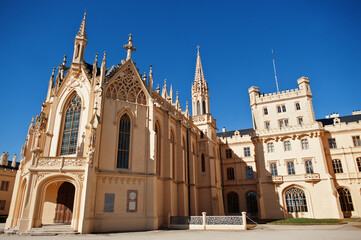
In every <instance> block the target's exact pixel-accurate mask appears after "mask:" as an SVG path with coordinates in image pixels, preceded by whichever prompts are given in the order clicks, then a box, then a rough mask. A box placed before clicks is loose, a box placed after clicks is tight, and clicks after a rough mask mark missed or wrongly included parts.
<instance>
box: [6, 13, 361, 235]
mask: <svg viewBox="0 0 361 240" xmlns="http://www.w3.org/2000/svg"><path fill="white" fill-rule="evenodd" d="M85 23H86V20H85V15H84V19H83V20H82V23H81V26H80V29H79V32H78V34H77V35H76V36H75V44H74V54H73V59H72V62H71V64H70V67H67V66H66V63H67V62H66V57H64V60H63V62H62V64H61V65H60V66H59V67H58V72H57V74H56V77H55V69H53V73H52V75H51V77H50V81H49V89H48V93H47V96H46V99H45V101H44V103H43V104H42V107H41V112H40V114H39V115H38V116H37V117H36V119H35V121H34V119H33V120H32V121H31V124H30V126H29V130H28V134H27V138H26V142H25V144H24V146H23V148H22V152H21V155H22V157H21V161H20V167H19V170H18V171H17V175H16V180H15V187H14V191H13V196H12V200H11V201H12V202H11V206H10V210H9V216H8V218H7V221H6V225H5V229H6V231H9V232H17V233H20V234H21V233H31V231H36V229H39V228H40V227H43V226H46V225H51V226H54V224H59V225H62V226H67V227H68V228H70V229H71V230H72V231H75V232H79V233H92V232H116V231H134V230H150V229H159V228H161V227H167V224H168V223H169V221H170V220H169V219H170V217H171V216H175V217H176V216H200V215H201V214H202V212H207V215H220V216H222V215H240V214H241V212H242V211H246V212H247V215H248V216H251V217H254V218H258V219H282V218H298V217H303V218H338V219H339V218H344V217H360V216H361V111H354V112H353V113H352V115H348V116H341V117H340V116H339V115H338V114H333V115H331V116H326V118H325V119H316V118H315V113H314V110H313V104H312V97H313V95H312V92H311V88H310V80H309V79H308V78H307V77H301V78H299V79H298V80H297V84H298V88H296V89H291V90H286V91H282V92H279V91H278V92H274V93H269V94H264V93H261V92H260V91H259V88H258V87H255V86H252V87H250V88H249V89H248V93H249V98H250V108H251V112H252V120H253V128H250V129H239V130H235V131H226V130H225V128H224V129H223V131H222V132H219V133H216V130H217V126H216V120H215V119H214V118H213V117H212V114H211V111H210V104H209V88H208V84H207V82H206V79H205V77H204V72H203V68H202V64H201V58H200V54H199V49H198V53H197V62H196V72H195V78H194V82H193V83H192V88H191V92H192V115H191V116H190V113H189V109H188V103H187V105H186V109H185V110H184V111H182V109H181V106H180V103H179V98H178V92H177V93H176V95H175V97H174V95H173V90H172V86H170V90H169V91H168V88H167V82H166V81H164V86H163V88H162V91H160V88H159V87H157V88H156V89H154V88H153V74H152V67H150V71H149V74H148V76H147V75H146V74H145V73H144V74H143V75H141V74H139V71H138V69H137V68H136V66H135V63H134V62H133V61H132V53H133V52H134V51H135V46H134V45H133V42H132V35H131V34H129V40H128V44H126V45H124V48H125V49H126V51H127V57H126V59H125V60H122V61H121V63H120V64H117V65H116V66H111V67H108V68H107V67H106V53H104V57H103V60H102V62H101V64H100V68H98V62H97V55H96V57H95V61H94V63H93V65H91V64H88V63H86V62H85V61H84V53H85V48H86V45H87V41H88V39H87V36H86V29H85V27H86V26H85Z"/></svg>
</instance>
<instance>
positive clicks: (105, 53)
mask: <svg viewBox="0 0 361 240" xmlns="http://www.w3.org/2000/svg"><path fill="white" fill-rule="evenodd" d="M106 56H107V52H106V51H104V57H103V61H105V59H106Z"/></svg>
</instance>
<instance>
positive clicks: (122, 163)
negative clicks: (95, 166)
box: [117, 114, 130, 168]
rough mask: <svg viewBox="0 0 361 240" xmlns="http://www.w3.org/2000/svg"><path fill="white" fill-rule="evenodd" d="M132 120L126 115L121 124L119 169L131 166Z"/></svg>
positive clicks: (121, 119)
mask: <svg viewBox="0 0 361 240" xmlns="http://www.w3.org/2000/svg"><path fill="white" fill-rule="evenodd" d="M129 140H130V118H129V116H128V114H124V115H123V116H122V117H121V118H120V122H119V139H118V157H117V168H128V166H129Z"/></svg>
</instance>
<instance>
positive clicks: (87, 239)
mask: <svg viewBox="0 0 361 240" xmlns="http://www.w3.org/2000/svg"><path fill="white" fill-rule="evenodd" d="M359 226H360V225H359ZM0 227H1V226H0ZM0 239H1V240H3V239H4V240H12V239H31V240H33V239H44V240H45V239H46V240H52V239H58V240H60V239H67V240H68V239H69V240H83V239H84V240H98V239H106V240H108V239H109V240H111V239H126V240H132V239H134V240H142V239H146V240H162V239H164V240H168V239H171V240H185V239H197V240H213V239H219V240H225V239H226V240H233V239H235V240H236V239H237V240H240V239H252V240H257V239H267V240H298V239H300V240H301V239H302V240H313V239H317V240H320V239H325V240H326V239H327V240H329V239H330V240H332V239H337V240H341V239H342V240H348V239H352V240H353V239H361V228H359V227H355V226H353V224H350V223H349V224H345V225H313V226H286V225H282V226H279V225H272V226H270V225H259V226H258V227H257V228H255V229H252V230H248V231H189V230H159V231H156V230H155V231H145V232H127V233H107V234H85V235H58V236H41V237H40V236H17V235H13V236H8V235H4V234H0Z"/></svg>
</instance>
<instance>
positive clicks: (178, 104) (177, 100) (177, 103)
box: [175, 91, 182, 111]
mask: <svg viewBox="0 0 361 240" xmlns="http://www.w3.org/2000/svg"><path fill="white" fill-rule="evenodd" d="M175 108H176V109H177V110H179V111H180V110H182V108H181V106H180V103H179V97H178V91H177V96H176V100H175Z"/></svg>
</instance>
